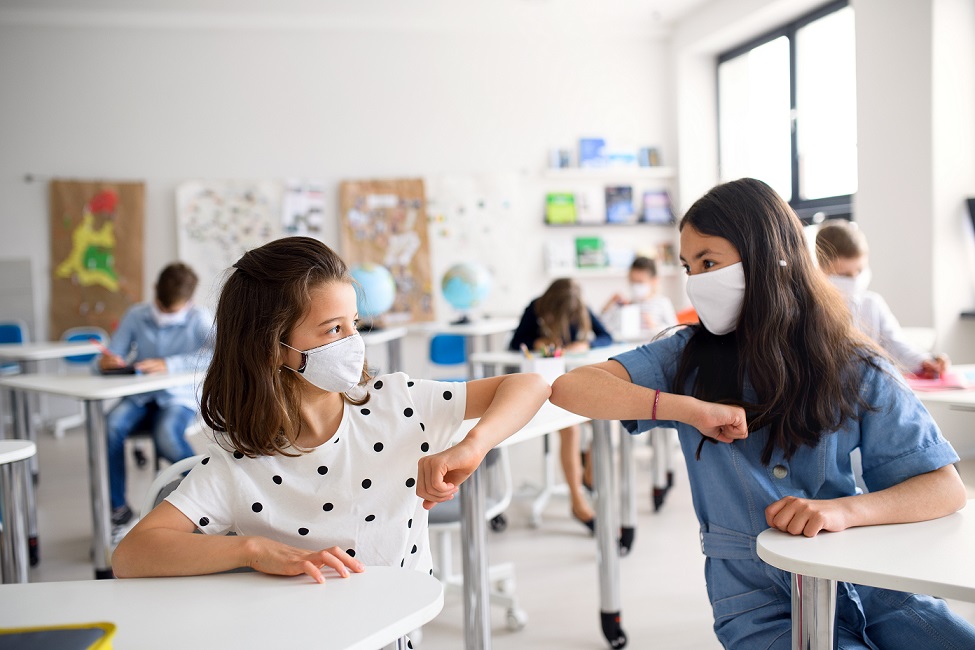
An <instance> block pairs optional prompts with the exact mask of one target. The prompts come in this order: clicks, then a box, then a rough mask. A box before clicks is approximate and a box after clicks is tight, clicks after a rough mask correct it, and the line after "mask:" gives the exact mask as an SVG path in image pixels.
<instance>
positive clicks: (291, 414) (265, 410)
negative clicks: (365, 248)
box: [201, 237, 369, 456]
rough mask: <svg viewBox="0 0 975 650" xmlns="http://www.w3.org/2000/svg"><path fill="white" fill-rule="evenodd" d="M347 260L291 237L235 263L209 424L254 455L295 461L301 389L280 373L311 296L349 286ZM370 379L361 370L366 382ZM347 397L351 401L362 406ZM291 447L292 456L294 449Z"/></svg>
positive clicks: (210, 377)
mask: <svg viewBox="0 0 975 650" xmlns="http://www.w3.org/2000/svg"><path fill="white" fill-rule="evenodd" d="M351 281H352V279H351V277H350V275H349V272H348V268H347V267H346V265H345V262H343V261H342V259H341V258H340V257H339V256H338V255H336V253H335V251H333V250H332V249H330V248H329V247H328V246H326V245H325V244H323V243H322V242H320V241H318V240H317V239H312V238H310V237H286V238H284V239H278V240H275V241H272V242H270V243H268V244H265V245H263V246H261V247H260V248H255V249H253V250H250V251H248V252H246V253H244V255H243V256H242V257H241V258H240V259H239V260H237V263H236V264H234V271H233V273H231V275H230V277H229V278H227V281H226V283H224V285H223V289H222V290H221V292H220V302H219V303H218V304H217V314H216V329H217V337H216V342H215V344H214V351H213V361H211V363H210V368H209V369H208V370H207V375H206V379H204V381H203V395H202V404H201V406H202V409H201V411H202V414H203V420H204V421H205V422H206V423H207V425H208V426H209V427H210V428H212V429H213V430H214V431H217V432H219V433H222V434H225V436H222V438H226V440H227V442H228V443H229V444H230V445H231V446H232V447H233V448H234V449H235V450H236V451H239V452H241V453H242V454H245V455H248V456H256V455H271V454H283V455H286V456H295V455H297V454H295V453H294V451H293V450H294V448H295V441H296V440H297V439H298V435H299V434H300V433H301V384H300V382H301V381H303V380H302V379H300V378H299V377H298V376H297V375H296V374H295V373H293V372H280V369H281V367H282V366H283V365H284V363H285V348H284V347H283V346H282V345H281V344H280V342H281V341H287V340H288V338H289V336H290V335H291V332H292V330H293V329H294V327H295V326H296V325H297V324H298V323H299V322H301V320H302V319H303V318H304V316H305V314H306V313H307V311H308V309H309V303H310V300H311V291H312V290H313V289H315V288H317V287H319V286H321V285H323V284H328V283H332V282H351ZM368 379H369V376H368V374H367V373H366V371H365V367H364V368H363V371H362V378H361V381H360V385H362V384H363V383H365V382H366V381H367V380H368ZM344 398H345V399H346V400H347V401H349V402H352V403H362V402H364V401H365V400H367V399H368V393H367V394H366V396H365V397H364V398H363V399H362V400H359V401H356V400H352V399H349V398H348V396H344ZM289 449H290V450H291V451H289Z"/></svg>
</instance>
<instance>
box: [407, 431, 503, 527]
mask: <svg viewBox="0 0 975 650" xmlns="http://www.w3.org/2000/svg"><path fill="white" fill-rule="evenodd" d="M485 455H487V452H486V451H484V450H481V449H479V448H477V447H476V446H475V445H474V443H473V442H472V441H471V440H470V439H465V440H462V441H461V442H459V443H457V444H456V445H454V446H453V447H450V448H448V449H445V450H443V451H441V452H440V453H439V454H433V455H432V456H424V457H423V458H421V459H420V462H419V464H418V468H417V469H418V471H417V475H416V495H417V496H418V497H420V498H421V499H423V507H424V508H426V509H427V510H429V509H430V508H432V507H433V506H435V505H437V504H438V503H442V502H444V501H449V500H451V499H453V498H454V495H455V494H457V491H458V489H459V486H460V484H461V483H463V482H464V481H466V480H467V478H468V477H469V476H470V475H471V474H473V473H474V470H476V469H477V466H478V465H480V464H481V461H482V460H484V456H485Z"/></svg>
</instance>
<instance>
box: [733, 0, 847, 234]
mask: <svg viewBox="0 0 975 650" xmlns="http://www.w3.org/2000/svg"><path fill="white" fill-rule="evenodd" d="M848 6H850V2H849V0H834V1H833V2H830V3H828V4H825V5H823V6H821V7H819V8H818V9H814V10H813V11H811V12H809V13H806V14H803V15H802V16H800V17H799V18H796V19H795V20H793V21H791V22H789V23H786V24H785V25H781V26H779V27H776V28H775V29H773V30H771V31H768V32H764V33H763V34H761V35H759V36H757V37H755V38H753V39H751V40H749V41H746V42H745V43H743V44H742V45H739V46H737V47H734V48H732V49H730V50H727V51H725V52H722V53H721V54H719V55H718V57H717V61H716V62H715V87H716V92H715V95H716V97H718V98H719V99H718V100H717V103H718V106H717V116H718V127H717V128H718V132H719V137H718V165H719V166H720V164H721V138H720V129H721V124H720V122H721V101H720V96H721V89H720V82H719V78H720V75H719V74H718V69H719V68H720V66H721V64H722V63H725V62H726V61H730V60H732V59H735V58H737V57H739V56H741V55H743V54H746V53H748V52H750V51H751V50H753V49H755V48H756V47H759V46H761V45H765V44H766V43H769V42H771V41H773V40H775V39H777V38H780V37H782V36H785V37H786V38H787V39H788V41H789V106H790V110H791V116H790V122H791V126H792V128H791V135H790V143H789V146H790V149H791V156H790V158H791V169H790V175H791V179H792V182H791V185H792V198H791V200H790V201H789V205H790V206H791V207H792V209H793V210H795V211H796V214H797V215H799V218H800V219H801V220H802V221H803V223H805V224H810V223H820V222H821V221H823V220H825V219H832V218H837V217H839V218H843V219H848V220H850V219H852V218H853V198H854V196H855V194H843V195H839V196H828V197H823V198H819V199H801V198H799V197H800V196H801V191H800V187H799V145H798V141H799V137H798V129H799V128H800V127H799V126H798V123H797V120H796V115H797V111H796V95H797V89H796V34H797V32H798V31H799V30H800V29H802V28H803V27H805V26H806V25H809V24H810V23H813V22H815V21H817V20H819V19H820V18H823V17H825V16H828V15H829V14H831V13H834V12H836V11H839V10H840V9H843V8H845V7H848Z"/></svg>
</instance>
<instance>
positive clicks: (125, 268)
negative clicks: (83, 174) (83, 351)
mask: <svg viewBox="0 0 975 650" xmlns="http://www.w3.org/2000/svg"><path fill="white" fill-rule="evenodd" d="M49 192H50V209H51V266H52V273H51V322H50V330H49V334H50V336H51V338H59V337H60V336H61V335H62V334H63V333H64V331H65V330H67V329H69V328H71V327H79V326H82V325H87V326H97V327H101V328H102V329H105V330H106V331H108V332H112V331H114V330H115V328H116V326H117V325H118V321H119V320H120V319H121V317H122V315H123V314H124V313H125V310H126V309H128V307H129V306H130V305H132V304H133V303H137V302H140V301H141V300H142V245H143V244H142V242H143V219H144V213H145V185H144V184H143V183H138V182H135V183H132V182H126V183H116V182H111V181H74V180H53V181H51V183H50V186H49Z"/></svg>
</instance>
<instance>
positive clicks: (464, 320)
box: [450, 314, 471, 325]
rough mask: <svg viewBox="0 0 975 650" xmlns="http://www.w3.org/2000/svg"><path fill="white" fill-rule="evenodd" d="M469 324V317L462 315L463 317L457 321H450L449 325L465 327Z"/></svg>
mask: <svg viewBox="0 0 975 650" xmlns="http://www.w3.org/2000/svg"><path fill="white" fill-rule="evenodd" d="M470 322H471V317H470V316H468V315H467V314H464V315H463V316H461V317H460V318H458V319H457V320H452V321H450V324H451V325H467V324H468V323H470Z"/></svg>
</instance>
